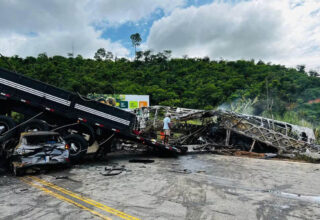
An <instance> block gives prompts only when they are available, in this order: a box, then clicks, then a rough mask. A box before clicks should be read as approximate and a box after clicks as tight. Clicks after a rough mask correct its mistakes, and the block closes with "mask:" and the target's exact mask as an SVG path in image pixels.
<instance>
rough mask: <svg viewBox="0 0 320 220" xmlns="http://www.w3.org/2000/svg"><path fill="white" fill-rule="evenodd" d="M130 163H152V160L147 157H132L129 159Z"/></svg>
mask: <svg viewBox="0 0 320 220" xmlns="http://www.w3.org/2000/svg"><path fill="white" fill-rule="evenodd" d="M129 162H130V163H154V160H149V159H132V160H129Z"/></svg>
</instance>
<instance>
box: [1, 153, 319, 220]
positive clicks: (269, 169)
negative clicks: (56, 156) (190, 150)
mask: <svg viewBox="0 0 320 220" xmlns="http://www.w3.org/2000/svg"><path fill="white" fill-rule="evenodd" d="M137 158H138V159H141V158H147V157H146V156H144V155H139V154H125V155H124V154H113V155H109V156H108V161H104V162H94V163H93V162H88V163H85V164H80V165H75V166H73V168H71V169H65V170H64V169H62V170H56V171H50V172H47V173H46V174H41V175H37V176H36V177H38V178H41V179H42V180H45V181H47V182H50V183H53V184H55V185H57V186H60V187H62V188H64V189H67V190H70V191H72V192H74V193H77V194H79V195H83V196H85V197H87V198H90V199H93V200H95V201H98V202H100V203H102V204H105V205H107V206H109V207H112V208H114V209H117V210H120V211H121V212H124V213H127V214H129V215H130V216H134V217H136V218H140V219H150V220H151V219H159V220H160V219H163V220H165V219H190V220H191V219H192V220H194V219H210V220H211V219H320V187H319V182H320V164H311V163H300V162H289V161H279V160H263V159H252V158H245V157H231V156H220V155H213V154H193V155H186V156H180V157H179V158H157V157H152V158H149V157H148V159H153V160H155V162H154V163H149V164H143V163H129V160H130V159H137ZM110 165H114V166H122V165H124V166H125V168H126V171H124V172H122V173H121V174H120V175H116V176H103V175H101V172H104V168H105V166H110ZM61 176H67V178H66V179H57V178H56V177H61ZM105 214H106V215H107V216H108V217H110V218H111V219H121V218H119V217H118V216H115V215H112V214H110V213H105ZM0 219H46V220H48V219H100V217H98V216H96V215H93V214H92V213H90V212H88V211H86V210H83V209H81V208H79V207H77V206H75V205H73V204H70V203H67V202H65V201H62V200H59V199H57V198H55V197H53V196H50V195H48V194H46V193H44V192H43V191H41V190H39V189H37V188H35V187H32V186H30V185H28V184H26V183H24V182H23V181H21V180H20V179H19V178H15V177H12V176H10V175H7V176H1V177H0Z"/></svg>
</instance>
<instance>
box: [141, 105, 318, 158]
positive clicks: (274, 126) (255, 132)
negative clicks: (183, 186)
mask: <svg viewBox="0 0 320 220" xmlns="http://www.w3.org/2000/svg"><path fill="white" fill-rule="evenodd" d="M136 114H137V119H138V121H139V123H138V125H139V129H140V130H141V132H142V134H141V135H142V136H145V137H154V138H155V137H156V136H157V135H158V134H159V131H160V130H161V129H162V118H163V116H164V115H165V114H171V118H172V121H173V123H172V132H173V134H172V135H171V137H170V144H171V145H173V146H180V147H186V148H188V150H189V151H211V152H215V153H225V154H228V153H229V154H230V153H231V154H235V153H236V152H243V153H244V154H246V152H247V153H250V152H252V154H254V153H260V154H262V155H265V156H267V155H270V156H271V155H273V156H278V157H284V158H306V159H307V158H308V159H312V160H314V161H318V160H319V159H320V146H319V145H316V143H315V134H314V132H313V130H312V129H310V128H307V127H301V126H297V125H293V124H289V123H286V122H282V121H276V120H272V119H268V118H263V117H259V116H253V115H246V114H239V113H235V112H229V111H222V110H209V111H206V110H192V109H185V108H171V107H165V106H153V107H148V108H141V109H139V110H136Z"/></svg>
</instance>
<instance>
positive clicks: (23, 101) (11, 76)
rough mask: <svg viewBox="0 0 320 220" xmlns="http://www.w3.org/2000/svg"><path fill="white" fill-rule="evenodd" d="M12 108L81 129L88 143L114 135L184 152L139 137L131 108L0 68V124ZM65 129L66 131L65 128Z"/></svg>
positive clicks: (171, 151)
mask: <svg viewBox="0 0 320 220" xmlns="http://www.w3.org/2000/svg"><path fill="white" fill-rule="evenodd" d="M12 112H17V113H20V114H22V115H23V116H24V118H25V121H27V119H30V118H32V117H34V116H35V115H39V116H38V117H37V120H42V121H43V122H45V123H47V124H48V125H50V126H51V127H53V128H59V127H64V126H65V127H66V128H70V127H71V128H72V129H73V130H78V133H79V134H82V133H86V134H89V136H90V140H88V141H89V142H90V143H89V144H88V145H90V144H92V143H93V142H94V141H98V143H102V142H104V140H107V139H108V138H109V137H111V136H112V137H120V138H123V139H128V140H131V141H135V142H139V143H143V144H146V145H148V146H151V147H153V148H154V149H157V150H159V151H161V152H165V153H167V154H172V155H175V154H178V153H180V152H181V150H180V149H178V148H176V147H173V146H166V145H163V144H161V143H159V142H157V141H155V140H150V139H145V138H142V137H140V136H139V132H138V131H135V130H134V127H135V123H136V115H135V114H133V113H131V112H127V111H125V110H122V109H119V108H116V107H112V106H108V105H105V104H102V103H100V102H97V101H94V100H91V99H88V98H86V97H82V96H81V95H79V94H75V93H71V92H68V91H65V90H63V89H60V88H57V87H54V86H51V85H48V84H46V83H43V82H40V81H38V80H34V79H31V78H29V77H26V76H24V75H21V74H18V73H15V72H11V71H8V70H5V69H2V68H0V126H1V118H2V119H5V120H4V123H5V122H6V120H7V121H8V120H9V119H10V116H11V113H12ZM6 117H7V118H6ZM22 123H23V122H22ZM7 124H10V123H7ZM11 124H12V123H11ZM26 124H28V122H26ZM69 125H70V126H69ZM4 127H5V126H4ZM10 129H12V126H8V127H7V128H6V129H3V130H2V132H1V131H0V138H2V139H5V138H4V137H5V135H3V134H5V133H7V131H8V130H9V131H10ZM58 131H59V132H60V130H58ZM61 132H62V131H61ZM63 132H64V134H63V135H66V132H67V131H66V129H64V130H63Z"/></svg>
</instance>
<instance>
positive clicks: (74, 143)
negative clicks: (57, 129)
mask: <svg viewBox="0 0 320 220" xmlns="http://www.w3.org/2000/svg"><path fill="white" fill-rule="evenodd" d="M63 139H64V140H65V142H66V143H67V144H68V145H69V146H70V160H71V161H77V160H80V159H82V158H83V157H84V155H86V153H87V150H88V142H87V141H86V139H84V137H82V136H81V135H79V134H70V135H68V136H66V137H64V138H63Z"/></svg>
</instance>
